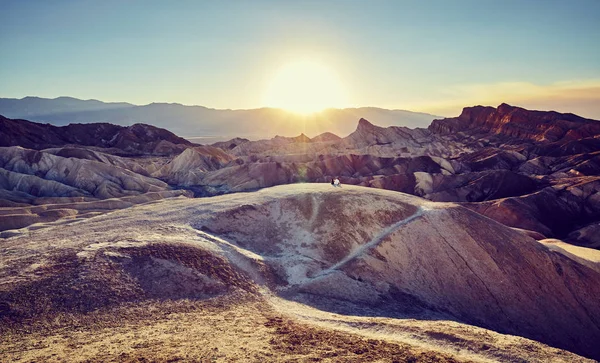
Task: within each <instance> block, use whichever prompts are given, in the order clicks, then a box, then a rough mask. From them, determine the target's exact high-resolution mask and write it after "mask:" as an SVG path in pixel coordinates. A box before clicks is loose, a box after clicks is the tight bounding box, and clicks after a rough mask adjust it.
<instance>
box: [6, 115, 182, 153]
mask: <svg viewBox="0 0 600 363" xmlns="http://www.w3.org/2000/svg"><path fill="white" fill-rule="evenodd" d="M65 145H81V146H92V147H100V148H116V149H118V150H120V151H122V152H127V153H133V154H138V153H148V152H157V153H159V154H167V155H168V154H173V153H180V152H182V151H183V150H184V149H185V148H186V147H188V146H192V143H191V142H189V141H187V140H185V139H183V138H181V137H178V136H177V135H175V134H173V133H171V132H169V131H167V130H165V129H161V128H157V127H154V126H150V125H144V124H135V125H132V126H128V127H124V126H118V125H112V124H108V123H94V124H72V125H68V126H53V125H49V124H40V123H35V122H30V121H26V120H13V119H9V118H6V117H3V116H2V115H0V147H6V146H21V147H25V148H28V149H34V150H41V149H45V148H51V147H63V146H65ZM157 148H159V149H161V152H158V150H157Z"/></svg>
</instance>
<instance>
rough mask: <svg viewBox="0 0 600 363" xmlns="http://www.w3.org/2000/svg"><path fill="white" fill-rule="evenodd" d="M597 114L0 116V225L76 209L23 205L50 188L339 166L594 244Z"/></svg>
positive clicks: (72, 192) (172, 186) (371, 180)
mask: <svg viewBox="0 0 600 363" xmlns="http://www.w3.org/2000/svg"><path fill="white" fill-rule="evenodd" d="M599 125H600V122H598V121H595V120H588V119H583V118H581V117H578V116H575V115H572V114H560V113H557V112H544V111H529V110H525V109H522V108H519V107H513V106H509V105H506V104H502V105H500V106H498V107H497V108H493V107H482V106H476V107H467V108H465V109H464V111H463V113H462V114H461V115H460V116H458V117H456V118H448V119H440V120H435V121H434V122H432V124H431V125H430V126H429V128H427V129H424V128H416V129H410V128H407V127H397V126H390V127H379V126H376V125H374V124H373V123H371V122H369V121H368V120H366V119H364V118H361V119H360V120H359V122H358V125H357V127H356V130H355V131H354V132H352V133H351V134H350V135H348V136H346V137H344V138H340V137H337V136H336V135H334V134H331V133H323V134H321V135H319V136H317V137H315V138H312V139H311V138H309V137H308V136H306V135H305V134H301V135H299V136H297V137H282V136H276V137H274V138H272V139H269V140H259V141H249V140H248V139H243V138H234V139H232V140H230V141H228V142H220V143H216V144H214V145H212V146H209V145H205V146H198V145H195V144H190V143H189V142H187V141H185V140H183V139H181V138H178V137H177V136H175V135H173V134H171V133H170V132H168V131H166V130H162V129H157V128H154V127H152V126H148V125H141V124H139V125H134V126H130V127H122V126H114V125H109V124H78V125H70V126H64V127H55V126H50V125H41V124H37V123H32V122H28V121H23V120H10V119H6V118H2V119H0V127H1V130H2V132H1V133H0V141H2V144H3V145H6V146H9V147H6V148H3V149H2V150H1V152H0V162H2V164H1V165H0V168H2V169H0V172H1V173H2V179H1V180H0V181H2V184H1V185H2V189H1V190H0V193H1V198H0V203H1V204H2V205H3V206H5V207H7V208H8V207H16V208H21V209H16V210H8V209H5V210H3V211H2V213H3V214H4V215H11V216H13V217H11V218H5V219H4V220H6V221H10V222H4V223H0V230H7V229H12V230H14V229H15V228H20V227H23V226H26V225H28V224H30V223H32V222H35V221H51V220H55V219H56V218H58V217H60V216H63V215H64V216H66V217H70V218H71V217H74V216H75V217H77V216H78V214H77V213H75V212H74V211H70V212H68V213H67V212H61V213H58V214H57V213H55V212H52V213H50V214H48V213H46V209H44V208H57V209H71V210H72V209H73V208H70V207H68V206H67V207H64V208H63V206H58V207H43V208H37V209H32V208H30V207H29V206H30V205H32V204H34V205H38V204H44V205H48V204H61V203H71V202H73V201H74V200H73V199H60V198H75V197H76V198H83V199H80V200H79V201H82V202H89V201H94V200H106V199H108V198H122V197H132V196H138V197H136V198H137V200H144V199H147V198H146V197H139V196H141V195H146V194H147V193H148V192H150V191H152V192H162V191H166V192H168V193H167V194H166V195H173V193H175V191H177V192H176V193H187V194H188V195H192V194H193V195H195V196H211V195H219V194H224V193H232V192H240V191H252V190H257V189H260V188H264V187H270V186H274V185H280V184H290V183H297V182H328V181H330V180H331V179H332V178H335V177H339V178H340V180H341V181H342V183H344V184H353V185H360V186H368V187H375V188H383V189H389V190H395V191H401V192H404V193H409V194H413V195H418V196H421V197H424V198H426V199H429V200H432V201H440V202H458V203H464V205H465V206H466V207H468V208H470V209H471V210H474V211H477V212H478V213H481V214H484V215H486V216H488V217H490V218H492V219H494V220H496V221H499V222H501V223H503V224H505V225H507V226H510V227H514V228H519V229H522V230H526V231H529V232H528V233H530V235H531V236H534V237H535V238H537V239H539V240H541V239H546V238H558V239H561V240H564V241H566V242H568V243H572V244H576V245H579V246H586V247H592V248H599V247H600V239H599V237H598V236H600V233H598V232H599V231H600V224H599V223H600V200H599V198H600V195H599V194H598V189H599V187H600V126H599ZM11 145H15V146H11ZM19 146H20V147H22V148H24V149H19ZM26 149H36V151H33V150H31V151H27V150H26ZM40 162H41V164H40ZM90 174H94V175H96V176H93V177H91V176H89V175H90ZM82 180H84V181H82ZM176 193H175V195H178V194H176ZM40 198H42V199H40ZM44 198H59V199H44ZM90 198H95V199H90ZM140 198H141V199H140ZM155 198H156V197H152V199H155ZM120 205H123V204H120ZM126 205H129V204H126ZM23 208H25V209H23ZM86 208H88V207H86ZM93 211H94V212H99V211H101V210H99V209H97V208H93ZM40 212H43V214H42V215H41V214H40ZM42 217H43V218H42ZM15 221H16V222H15ZM14 233H18V232H10V234H11V235H12V234H14Z"/></svg>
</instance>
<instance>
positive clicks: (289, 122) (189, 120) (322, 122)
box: [0, 97, 436, 143]
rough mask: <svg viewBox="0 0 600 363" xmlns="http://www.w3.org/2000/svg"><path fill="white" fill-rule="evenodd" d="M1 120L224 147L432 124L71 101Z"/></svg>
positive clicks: (394, 114) (1, 103)
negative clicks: (166, 135)
mask: <svg viewBox="0 0 600 363" xmlns="http://www.w3.org/2000/svg"><path fill="white" fill-rule="evenodd" d="M0 115H4V116H5V117H9V118H18V119H27V120H30V121H38V122H48V123H51V124H53V125H57V126H63V125H67V124H70V123H112V124H115V125H121V126H130V125H133V124H136V123H144V124H149V125H153V126H156V127H161V128H166V129H169V130H170V131H172V132H174V133H175V134H177V135H180V136H182V137H186V138H188V139H190V141H194V142H200V143H205V142H206V140H210V142H216V141H223V140H225V139H230V138H233V137H235V136H239V137H244V138H249V139H253V140H257V139H263V138H271V137H273V136H275V135H287V136H290V135H296V134H299V133H301V132H303V133H305V134H308V135H317V134H320V133H323V132H326V131H329V132H333V133H335V134H338V135H347V134H349V133H350V132H352V130H353V128H354V123H355V122H356V120H357V119H359V118H361V117H364V118H367V119H369V120H371V121H373V122H376V123H377V124H379V125H383V126H392V125H395V126H406V127H427V126H428V125H429V123H430V122H431V121H432V120H433V119H435V118H436V116H433V115H429V114H426V113H418V112H410V111H405V110H386V109H382V108H376V107H362V108H345V109H327V110H324V111H322V112H318V113H314V114H311V115H300V114H295V113H291V112H287V111H284V110H281V109H276V108H259V109H249V110H218V109H212V108H207V107H203V106H185V105H181V104H177V103H151V104H148V105H143V106H138V105H133V104H130V103H124V102H118V103H105V102H101V101H97V100H79V99H77V98H72V97H58V98H55V99H47V98H40V97H24V98H21V99H16V98H0Z"/></svg>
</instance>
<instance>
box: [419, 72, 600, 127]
mask: <svg viewBox="0 0 600 363" xmlns="http://www.w3.org/2000/svg"><path fill="white" fill-rule="evenodd" d="M503 102H505V103H508V104H511V105H514V106H521V107H525V108H528V109H539V110H554V111H558V112H571V113H575V114H578V115H580V116H583V117H588V118H593V119H600V79H590V80H573V81H565V82H555V83H551V84H546V85H540V84H534V83H530V82H499V83H493V84H462V85H456V86H451V87H446V88H445V89H444V90H443V91H442V92H440V94H439V96H438V98H437V100H436V99H432V100H431V101H430V102H427V103H421V104H414V105H413V107H412V108H413V109H416V110H422V111H426V112H429V113H433V114H439V115H444V116H456V115H458V114H460V112H461V110H462V108H463V107H466V106H473V105H486V106H497V105H499V104H501V103H503Z"/></svg>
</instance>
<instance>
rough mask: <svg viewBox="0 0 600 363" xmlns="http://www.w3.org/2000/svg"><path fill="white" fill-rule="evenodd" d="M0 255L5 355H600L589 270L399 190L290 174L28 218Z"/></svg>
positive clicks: (432, 358) (0, 342) (467, 214)
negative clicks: (237, 188)
mask: <svg viewBox="0 0 600 363" xmlns="http://www.w3.org/2000/svg"><path fill="white" fill-rule="evenodd" d="M74 236H76V238H74ZM2 251H3V253H2V255H1V257H0V262H1V264H0V277H1V280H2V284H1V285H0V303H1V305H2V311H1V312H0V319H2V324H0V327H1V328H0V329H2V334H0V336H1V337H2V338H1V339H0V349H2V350H3V351H4V352H8V353H5V354H8V355H6V356H7V357H10V358H11V360H14V361H21V360H23V361H25V360H46V359H50V360H52V359H60V357H65V354H68V352H69V351H71V352H81V353H78V354H81V357H82V358H81V359H82V360H85V359H92V360H94V359H96V360H97V359H105V360H110V359H117V360H127V359H126V358H129V360H135V357H138V358H139V357H146V358H148V357H155V358H156V357H164V358H163V359H166V357H167V356H168V355H169V354H168V353H166V352H170V354H171V355H177V356H179V357H180V359H184V360H185V359H193V358H195V359H202V357H204V359H211V357H212V358H220V359H223V360H231V359H243V360H253V361H259V360H265V359H266V360H277V361H278V360H282V361H283V360H289V359H290V358H291V357H295V358H294V359H300V360H306V359H311V360H324V361H364V360H379V361H386V362H387V361H390V362H391V361H393V360H394V359H395V360H411V361H415V362H457V361H532V362H535V361H537V362H545V361H557V362H560V361H562V362H572V361H586V359H585V358H584V356H587V357H590V358H598V357H600V351H598V347H597V344H596V342H597V340H598V338H599V337H600V325H599V322H600V310H599V308H598V304H596V303H595V299H593V298H592V296H596V295H597V294H598V293H600V272H599V270H598V268H595V269H594V268H592V267H589V266H588V265H586V264H583V263H582V262H578V261H577V260H575V259H573V258H570V257H568V254H566V253H565V254H563V253H560V252H558V251H555V250H553V249H551V248H549V247H547V246H546V245H544V244H541V243H539V242H537V241H535V240H534V239H532V238H531V237H529V236H528V235H527V234H525V233H523V232H519V231H515V230H513V229H511V228H509V227H506V226H504V225H502V224H500V223H497V222H494V221H492V220H490V219H488V218H486V217H483V216H481V215H479V214H477V213H475V212H472V211H470V210H468V209H466V208H464V207H461V206H459V205H457V204H452V203H435V202H428V201H426V200H423V199H421V198H419V197H415V196H410V195H407V194H402V193H397V192H392V191H386V190H380V189H374V188H364V187H354V186H343V187H341V188H334V187H331V186H330V185H327V184H297V185H289V186H279V187H275V188H270V189H263V190H261V191H258V192H254V193H249V194H248V193H241V194H231V195H226V196H220V197H213V198H195V199H194V198H185V197H180V198H175V199H169V200H163V201H159V202H157V203H155V204H149V205H142V206H136V207H132V208H131V209H128V210H121V211H114V212H111V213H109V214H105V215H102V216H97V217H94V218H92V219H87V220H81V221H75V222H68V221H65V222H63V223H62V224H60V225H57V226H51V227H48V228H45V229H31V228H30V229H27V232H26V234H25V235H23V236H20V237H13V238H10V239H8V240H4V241H3V242H2ZM579 259H580V261H583V260H585V261H586V263H588V264H592V265H593V264H594V263H595V262H593V260H591V259H586V258H584V257H579ZM140 309H141V310H140ZM142 311H143V312H142ZM233 322H235V323H234V324H232V323H233ZM69 332H73V333H72V334H73V335H71V333H69ZM109 332H110V333H109ZM214 334H219V336H220V337H222V339H216V340H215V339H213V338H211V337H214ZM519 336H520V337H519ZM522 337H524V338H522ZM123 339H126V340H128V341H130V339H133V340H131V342H133V343H135V344H133V343H132V345H124V344H121V343H119V341H122V340H123ZM530 339H532V340H530ZM190 341H195V342H196V343H197V344H195V345H194V346H190V345H189V342H190ZM536 341H537V342H536ZM186 342H187V343H186ZM204 342H206V343H204ZM218 342H220V343H218ZM538 342H542V343H538ZM217 344H220V345H217ZM545 344H548V345H549V346H547V345H545ZM550 346H552V347H554V348H551V347H550ZM60 347H66V349H67V351H66V352H60ZM568 351H570V352H574V353H577V354H580V355H582V356H576V355H574V354H573V353H569V352H568ZM53 354H54V358H52V356H53ZM186 357H187V358H186ZM313 358H314V359H313Z"/></svg>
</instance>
